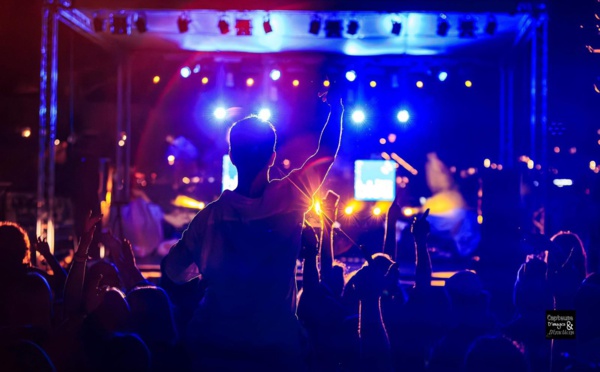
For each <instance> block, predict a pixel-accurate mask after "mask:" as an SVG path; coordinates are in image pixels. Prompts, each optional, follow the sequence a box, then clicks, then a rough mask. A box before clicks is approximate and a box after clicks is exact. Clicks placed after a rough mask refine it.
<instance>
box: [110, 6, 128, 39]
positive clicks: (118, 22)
mask: <svg viewBox="0 0 600 372" xmlns="http://www.w3.org/2000/svg"><path fill="white" fill-rule="evenodd" d="M111 21H112V23H111V26H110V31H111V32H112V33H113V34H114V35H129V34H131V19H130V17H129V15H128V14H126V13H125V12H123V11H121V12H119V13H117V14H113V16H112V17H111Z"/></svg>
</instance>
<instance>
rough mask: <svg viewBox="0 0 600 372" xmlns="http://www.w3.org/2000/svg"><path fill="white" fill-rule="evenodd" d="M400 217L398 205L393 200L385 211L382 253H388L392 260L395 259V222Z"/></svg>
mask: <svg viewBox="0 0 600 372" xmlns="http://www.w3.org/2000/svg"><path fill="white" fill-rule="evenodd" d="M399 218H400V205H399V204H398V203H397V202H396V200H394V202H393V203H392V205H391V206H390V209H389V210H388V213H387V218H386V220H385V238H384V243H383V253H386V254H387V255H389V256H390V257H391V258H392V260H394V261H396V254H397V252H396V250H397V242H396V222H398V219H399Z"/></svg>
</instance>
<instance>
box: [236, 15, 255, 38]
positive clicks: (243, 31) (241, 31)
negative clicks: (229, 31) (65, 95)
mask: <svg viewBox="0 0 600 372" xmlns="http://www.w3.org/2000/svg"><path fill="white" fill-rule="evenodd" d="M235 28H236V30H237V35H238V36H250V35H252V24H251V23H250V20H249V19H236V20H235Z"/></svg>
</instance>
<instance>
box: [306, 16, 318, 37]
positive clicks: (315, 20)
mask: <svg viewBox="0 0 600 372" xmlns="http://www.w3.org/2000/svg"><path fill="white" fill-rule="evenodd" d="M319 31H321V19H319V18H318V17H315V18H313V19H312V21H310V26H309V27H308V32H309V33H311V34H313V35H318V34H319Z"/></svg>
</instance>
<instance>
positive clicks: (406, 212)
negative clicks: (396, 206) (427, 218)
mask: <svg viewBox="0 0 600 372" xmlns="http://www.w3.org/2000/svg"><path fill="white" fill-rule="evenodd" d="M417 212H418V210H413V209H412V208H408V207H407V208H404V209H402V214H403V215H404V216H406V217H411V216H413V215H415V214H416V213H417Z"/></svg>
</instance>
